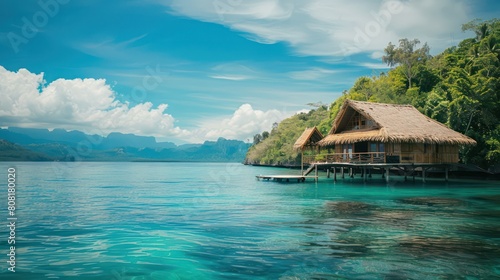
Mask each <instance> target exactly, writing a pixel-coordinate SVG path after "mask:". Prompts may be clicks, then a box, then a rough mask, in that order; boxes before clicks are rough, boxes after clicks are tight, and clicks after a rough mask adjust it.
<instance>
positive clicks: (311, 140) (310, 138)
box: [293, 127, 323, 170]
mask: <svg viewBox="0 0 500 280" xmlns="http://www.w3.org/2000/svg"><path fill="white" fill-rule="evenodd" d="M321 139H323V134H321V132H320V131H319V130H318V128H317V127H312V128H306V129H305V130H304V132H302V135H300V137H299V138H298V139H297V141H295V144H293V149H294V150H296V151H300V155H301V159H300V162H301V170H304V150H305V149H307V148H311V149H314V148H317V147H318V146H317V144H318V142H319V141H321Z"/></svg>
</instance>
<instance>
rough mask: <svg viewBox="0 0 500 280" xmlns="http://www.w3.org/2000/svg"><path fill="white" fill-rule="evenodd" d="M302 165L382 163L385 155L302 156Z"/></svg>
mask: <svg viewBox="0 0 500 280" xmlns="http://www.w3.org/2000/svg"><path fill="white" fill-rule="evenodd" d="M303 160H304V163H317V162H345V163H384V162H385V161H386V158H385V153H339V154H327V155H316V156H304V158H303Z"/></svg>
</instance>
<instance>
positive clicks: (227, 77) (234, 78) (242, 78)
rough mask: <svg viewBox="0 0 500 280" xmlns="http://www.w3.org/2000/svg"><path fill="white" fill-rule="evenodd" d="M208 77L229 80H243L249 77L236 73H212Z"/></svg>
mask: <svg viewBox="0 0 500 280" xmlns="http://www.w3.org/2000/svg"><path fill="white" fill-rule="evenodd" d="M210 78H214V79H220V80H230V81H243V80H248V79H249V77H246V76H238V75H213V76H210Z"/></svg>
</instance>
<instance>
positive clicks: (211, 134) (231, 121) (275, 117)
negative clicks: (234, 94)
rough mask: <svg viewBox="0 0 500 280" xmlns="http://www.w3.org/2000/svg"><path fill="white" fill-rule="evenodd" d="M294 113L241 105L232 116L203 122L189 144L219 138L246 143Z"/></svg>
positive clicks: (194, 132)
mask: <svg viewBox="0 0 500 280" xmlns="http://www.w3.org/2000/svg"><path fill="white" fill-rule="evenodd" d="M293 114H294V112H282V111H279V110H276V109H272V110H268V111H261V110H256V109H254V108H253V107H252V105H250V104H243V105H241V106H240V107H239V108H238V109H237V110H236V111H234V113H233V114H232V116H227V117H225V118H222V119H221V118H216V119H209V120H205V121H203V122H201V123H200V125H199V127H200V128H199V129H197V130H195V131H193V133H192V135H191V136H190V137H189V138H190V139H189V140H190V141H191V142H200V141H202V140H215V139H217V138H219V137H224V138H226V139H237V140H243V141H246V140H247V139H253V136H254V135H255V134H257V133H261V132H263V131H266V130H267V131H270V130H271V128H272V125H273V123H275V122H280V121H281V120H283V119H285V118H287V117H290V116H291V115H293Z"/></svg>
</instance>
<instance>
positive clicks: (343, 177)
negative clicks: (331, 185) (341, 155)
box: [340, 167, 345, 179]
mask: <svg viewBox="0 0 500 280" xmlns="http://www.w3.org/2000/svg"><path fill="white" fill-rule="evenodd" d="M340 173H342V179H345V176H344V167H341V168H340Z"/></svg>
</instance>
